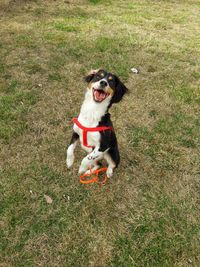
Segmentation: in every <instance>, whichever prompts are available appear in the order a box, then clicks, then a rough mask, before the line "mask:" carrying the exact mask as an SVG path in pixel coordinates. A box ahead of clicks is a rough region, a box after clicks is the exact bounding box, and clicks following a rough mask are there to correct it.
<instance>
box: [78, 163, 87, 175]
mask: <svg viewBox="0 0 200 267" xmlns="http://www.w3.org/2000/svg"><path fill="white" fill-rule="evenodd" d="M86 171H87V168H86V167H85V166H83V165H81V166H80V167H79V170H78V173H79V174H83V173H85V172H86Z"/></svg>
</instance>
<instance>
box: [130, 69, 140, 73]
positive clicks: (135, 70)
mask: <svg viewBox="0 0 200 267" xmlns="http://www.w3.org/2000/svg"><path fill="white" fill-rule="evenodd" d="M131 71H132V72H133V73H135V74H138V73H139V70H138V69H136V68H131Z"/></svg>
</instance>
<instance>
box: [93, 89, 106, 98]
mask: <svg viewBox="0 0 200 267" xmlns="http://www.w3.org/2000/svg"><path fill="white" fill-rule="evenodd" d="M94 96H95V99H96V100H98V101H103V100H104V99H105V97H106V94H105V93H104V92H103V91H101V90H95V92H94Z"/></svg>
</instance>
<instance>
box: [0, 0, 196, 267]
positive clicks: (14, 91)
mask: <svg viewBox="0 0 200 267" xmlns="http://www.w3.org/2000/svg"><path fill="white" fill-rule="evenodd" d="M75 2H76V1H49V2H48V3H47V2H45V3H43V2H42V1H40V2H39V1H23V3H22V4H19V3H17V2H16V1H15V2H12V3H11V2H10V1H9V0H8V1H3V2H2V3H1V4H0V10H1V11H0V12H1V13H2V14H1V15H2V16H1V29H0V31H1V41H0V48H1V58H0V145H1V146H0V178H1V179H0V203H1V204H0V265H1V266H17V267H18V266H26V267H27V266H39V265H40V266H100V267H101V266H102V267H103V266H124V267H127V266H135V267H140V266H141V267H142V266H144V267H148V266H149V267H154V266H157V267H163V266H167V267H171V266H177V267H180V266H181V267H182V266H199V265H200V257H199V243H200V225H199V214H200V210H199V194H200V188H199V165H200V160H199V147H200V119H199V118H200V109H199V104H200V91H199V78H200V76H199V73H200V72H199V65H200V62H199V57H198V56H197V55H198V54H199V52H200V51H199V33H198V28H199V27H198V26H199V24H200V17H199V11H200V5H199V3H198V1H189V0H188V1H179V0H173V1H147V0H142V1H131V0H126V1H122V0H116V1H112V0H109V1H107V0H80V1H77V2H76V3H75ZM132 67H137V68H139V69H140V73H139V74H138V75H136V74H133V73H132V72H131V68H132ZM93 68H94V69H96V68H105V69H108V70H109V71H111V72H114V73H116V74H117V75H118V76H119V77H120V79H121V80H122V81H124V82H125V84H126V85H127V87H128V88H129V94H127V96H126V97H125V98H124V100H123V102H121V103H120V104H118V105H116V106H113V107H112V109H111V115H112V120H113V124H114V127H115V131H116V134H117V137H118V141H119V148H120V153H121V164H120V166H119V168H118V169H117V170H116V172H115V173H114V176H113V178H112V179H110V181H109V182H108V183H107V184H106V185H105V186H104V187H99V186H98V185H96V184H94V185H88V186H85V185H81V184H80V183H79V177H78V173H77V172H78V167H79V164H80V161H81V159H82V157H83V155H84V154H83V153H82V152H80V150H79V151H77V153H76V161H75V165H74V167H73V168H72V170H70V171H68V170H67V169H66V167H65V150H66V146H67V144H68V143H69V140H70V134H71V126H72V125H71V122H70V121H71V118H72V117H74V116H76V115H77V114H78V112H79V108H80V105H81V103H82V99H83V95H84V88H85V86H86V85H85V84H84V82H83V77H84V76H85V75H86V73H87V72H88V71H89V70H91V69H93ZM44 195H48V196H49V197H51V199H52V200H53V202H52V204H48V203H47V202H46V200H45V197H44Z"/></svg>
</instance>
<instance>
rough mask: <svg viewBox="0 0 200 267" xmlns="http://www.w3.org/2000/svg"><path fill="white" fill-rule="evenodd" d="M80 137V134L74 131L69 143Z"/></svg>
mask: <svg viewBox="0 0 200 267" xmlns="http://www.w3.org/2000/svg"><path fill="white" fill-rule="evenodd" d="M78 139H79V135H78V134H77V133H75V132H74V131H73V133H72V137H71V140H70V143H69V145H71V144H73V143H75V142H76V140H78Z"/></svg>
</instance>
